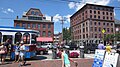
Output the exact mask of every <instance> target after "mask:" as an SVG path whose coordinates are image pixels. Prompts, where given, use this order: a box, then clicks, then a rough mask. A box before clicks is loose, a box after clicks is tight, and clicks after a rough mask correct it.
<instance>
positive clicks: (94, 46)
mask: <svg viewBox="0 0 120 67" xmlns="http://www.w3.org/2000/svg"><path fill="white" fill-rule="evenodd" d="M97 46H98V45H97V44H95V43H88V44H84V52H85V53H91V52H95V50H96V49H97Z"/></svg>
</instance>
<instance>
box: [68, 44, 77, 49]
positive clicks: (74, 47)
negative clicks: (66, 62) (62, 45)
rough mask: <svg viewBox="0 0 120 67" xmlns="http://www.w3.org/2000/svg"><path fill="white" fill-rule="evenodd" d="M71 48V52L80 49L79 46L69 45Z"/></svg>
mask: <svg viewBox="0 0 120 67" xmlns="http://www.w3.org/2000/svg"><path fill="white" fill-rule="evenodd" d="M68 46H69V49H70V50H74V49H75V50H77V49H78V46H77V45H76V44H71V45H68Z"/></svg>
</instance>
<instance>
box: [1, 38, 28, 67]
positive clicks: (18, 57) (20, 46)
mask: <svg viewBox="0 0 120 67" xmlns="http://www.w3.org/2000/svg"><path fill="white" fill-rule="evenodd" d="M9 44H10V43H9V39H7V40H6V42H3V43H1V44H0V60H1V64H5V58H6V56H7V55H8V54H9V53H10V52H11V50H10V49H12V48H13V47H10V46H9ZM13 51H14V52H15V60H14V62H19V61H21V65H25V60H24V56H25V52H26V50H25V45H24V43H23V41H21V42H17V43H16V45H15V48H14V49H13Z"/></svg>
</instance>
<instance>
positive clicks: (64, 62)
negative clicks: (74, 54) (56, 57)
mask: <svg viewBox="0 0 120 67" xmlns="http://www.w3.org/2000/svg"><path fill="white" fill-rule="evenodd" d="M60 52H61V59H62V67H70V61H72V62H74V63H75V64H76V65H77V62H76V61H73V60H71V59H70V58H69V57H68V55H67V54H66V53H65V51H64V50H63V49H60Z"/></svg>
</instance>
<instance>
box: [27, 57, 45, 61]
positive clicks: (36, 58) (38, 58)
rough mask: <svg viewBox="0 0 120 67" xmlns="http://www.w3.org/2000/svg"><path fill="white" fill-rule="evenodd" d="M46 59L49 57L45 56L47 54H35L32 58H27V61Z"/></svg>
mask: <svg viewBox="0 0 120 67" xmlns="http://www.w3.org/2000/svg"><path fill="white" fill-rule="evenodd" d="M44 59H47V57H45V56H35V57H33V58H31V59H26V61H34V60H44Z"/></svg>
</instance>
